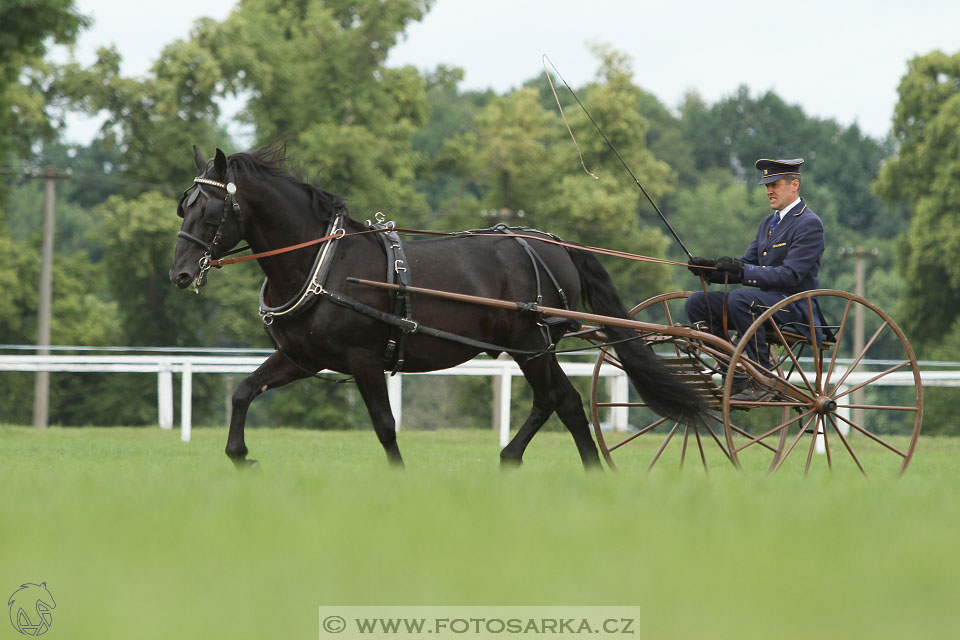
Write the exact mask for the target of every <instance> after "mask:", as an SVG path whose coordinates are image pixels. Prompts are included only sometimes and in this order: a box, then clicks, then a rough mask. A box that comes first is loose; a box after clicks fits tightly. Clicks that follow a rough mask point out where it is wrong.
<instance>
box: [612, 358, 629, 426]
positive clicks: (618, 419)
mask: <svg viewBox="0 0 960 640" xmlns="http://www.w3.org/2000/svg"><path fill="white" fill-rule="evenodd" d="M609 380H610V402H618V403H622V404H626V403H627V402H628V400H629V398H630V380H629V379H628V378H627V374H626V372H624V371H620V372H618V373H617V374H616V375H614V376H611V377H610V378H609ZM628 411H629V408H628V407H622V406H621V407H610V427H611V428H612V429H613V430H614V431H626V430H627V423H628V421H629V418H628V415H629V414H628Z"/></svg>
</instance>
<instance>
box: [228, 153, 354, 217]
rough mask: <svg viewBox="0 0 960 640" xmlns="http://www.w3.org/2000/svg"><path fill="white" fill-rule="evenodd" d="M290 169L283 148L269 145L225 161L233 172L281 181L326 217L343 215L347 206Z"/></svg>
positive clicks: (298, 169)
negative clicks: (316, 205)
mask: <svg viewBox="0 0 960 640" xmlns="http://www.w3.org/2000/svg"><path fill="white" fill-rule="evenodd" d="M290 165H291V161H290V158H289V157H288V156H287V149H286V145H285V144H270V145H267V146H265V147H261V148H259V149H255V150H253V151H249V152H241V153H235V154H233V155H231V156H230V157H229V158H228V159H227V166H229V167H230V168H231V169H233V170H234V171H239V172H242V173H244V174H247V175H249V174H259V175H261V176H265V177H269V178H274V179H279V180H283V181H285V182H288V183H289V184H291V185H293V186H295V187H299V188H301V189H303V190H305V191H307V192H308V193H311V194H313V195H314V196H315V197H316V200H317V202H319V203H320V206H321V207H323V208H324V209H325V210H326V214H327V216H333V215H336V214H337V213H339V212H343V213H344V214H346V213H347V211H348V208H347V203H346V202H345V201H344V199H343V198H342V197H341V196H338V195H337V194H335V193H330V192H329V191H325V190H324V189H321V188H320V187H318V186H317V185H316V184H312V183H309V182H307V181H306V180H304V178H303V173H302V171H301V168H300V167H299V166H297V165H294V166H292V167H291V166H290Z"/></svg>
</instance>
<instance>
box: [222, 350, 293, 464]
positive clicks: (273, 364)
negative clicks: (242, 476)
mask: <svg viewBox="0 0 960 640" xmlns="http://www.w3.org/2000/svg"><path fill="white" fill-rule="evenodd" d="M305 377H307V373H306V372H305V371H303V370H302V369H300V368H299V367H296V366H295V365H294V364H293V363H292V362H290V361H289V360H287V358H285V357H284V356H282V355H281V354H280V352H279V351H278V352H275V353H274V354H273V355H271V356H270V357H269V358H267V359H266V360H265V361H264V362H263V364H261V365H260V366H259V367H257V370H256V371H254V372H253V373H251V374H250V375H249V376H247V377H246V378H244V379H243V380H241V381H240V384H238V385H237V388H236V390H235V391H234V393H233V411H232V412H231V414H230V431H229V433H228V434H227V448H226V454H227V457H229V458H230V460H232V461H233V464H234V466H236V467H237V468H238V469H242V468H246V467H252V466H256V465H257V461H256V460H248V459H247V453H248V451H247V445H246V442H245V441H244V434H243V430H244V425H245V423H246V421H247V410H248V409H249V408H250V403H251V402H253V399H254V398H256V397H257V396H258V395H260V394H261V393H263V392H264V391H267V390H268V389H274V388H276V387H282V386H283V385H285V384H289V383H291V382H294V381H295V380H300V379H302V378H305Z"/></svg>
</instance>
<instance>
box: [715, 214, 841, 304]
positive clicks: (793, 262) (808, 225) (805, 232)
mask: <svg viewBox="0 0 960 640" xmlns="http://www.w3.org/2000/svg"><path fill="white" fill-rule="evenodd" d="M774 215H775V214H774V213H771V214H770V215H768V216H767V217H765V218H764V219H763V222H761V223H760V228H759V229H757V237H756V238H754V239H753V242H751V243H750V246H749V247H748V248H747V251H746V253H744V254H743V255H742V256H741V257H740V261H741V262H742V263H743V278H742V284H744V285H746V286H748V287H757V288H758V289H762V290H764V291H777V292H780V293H785V294H792V293H797V292H799V291H808V290H810V289H817V288H819V286H820V279H819V274H820V258H821V257H822V256H823V249H824V238H823V223H822V222H821V221H820V218H819V217H818V216H817V214H816V213H814V212H813V210H811V209H810V207H808V206H807V203H806V201H805V200H804V199H803V198H801V199H800V202H799V203H798V204H797V205H796V206H795V207H793V208H792V209H791V210H790V211H787V212H786V213H785V214H784V215H783V216H782V217H781V218H780V223H779V224H778V225H777V228H776V229H774V231H773V234H772V235H771V236H770V237H767V230H768V229H769V228H770V220H771V219H772V218H773V216H774ZM726 275H729V274H726V273H723V272H714V273H713V274H711V281H712V282H718V283H720V282H723V281H724V276H726ZM729 281H730V282H741V280H740V279H738V278H736V277H735V276H730V280H729Z"/></svg>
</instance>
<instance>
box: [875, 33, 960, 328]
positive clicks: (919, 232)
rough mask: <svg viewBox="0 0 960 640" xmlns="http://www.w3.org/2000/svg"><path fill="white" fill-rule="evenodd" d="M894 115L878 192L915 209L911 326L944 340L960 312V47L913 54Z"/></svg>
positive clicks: (907, 249)
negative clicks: (890, 152) (892, 152)
mask: <svg viewBox="0 0 960 640" xmlns="http://www.w3.org/2000/svg"><path fill="white" fill-rule="evenodd" d="M898 93H899V96H900V98H899V101H898V103H897V107H896V111H895V113H894V120H893V135H894V138H895V140H896V142H897V143H898V146H899V152H898V154H897V156H896V157H895V158H893V159H891V160H890V162H888V163H887V164H886V165H885V166H884V168H883V170H882V171H881V172H880V176H879V178H878V179H877V183H876V188H877V192H878V193H879V194H880V195H881V196H883V197H884V198H885V199H886V200H887V201H888V202H890V203H891V204H892V205H898V204H900V203H906V204H907V205H908V206H909V209H910V211H911V213H912V218H911V220H910V228H909V231H908V232H907V234H906V238H905V239H904V242H903V243H902V244H901V265H902V269H903V275H904V280H905V286H904V292H903V296H902V298H901V304H902V313H901V314H900V315H901V316H902V318H903V324H904V328H905V330H906V331H908V333H909V334H910V335H911V336H912V338H913V339H914V340H916V341H917V343H918V345H919V346H920V347H925V346H928V345H930V346H932V345H935V344H937V343H939V342H940V341H942V340H943V337H944V335H945V334H947V333H949V332H950V331H951V329H952V328H953V327H954V326H955V325H954V319H955V318H956V317H957V315H958V314H960V264H957V261H956V260H955V259H953V258H954V256H956V255H957V254H958V253H960V227H958V224H957V221H958V216H957V214H956V203H957V202H958V201H960V153H958V149H960V134H958V131H960V53H958V54H955V55H952V56H950V55H947V54H944V53H941V52H939V51H937V52H933V53H930V54H927V55H925V56H918V57H916V58H914V59H912V60H911V61H910V63H909V64H908V70H907V73H906V75H904V77H903V78H902V79H901V81H900V86H899V88H898Z"/></svg>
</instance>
